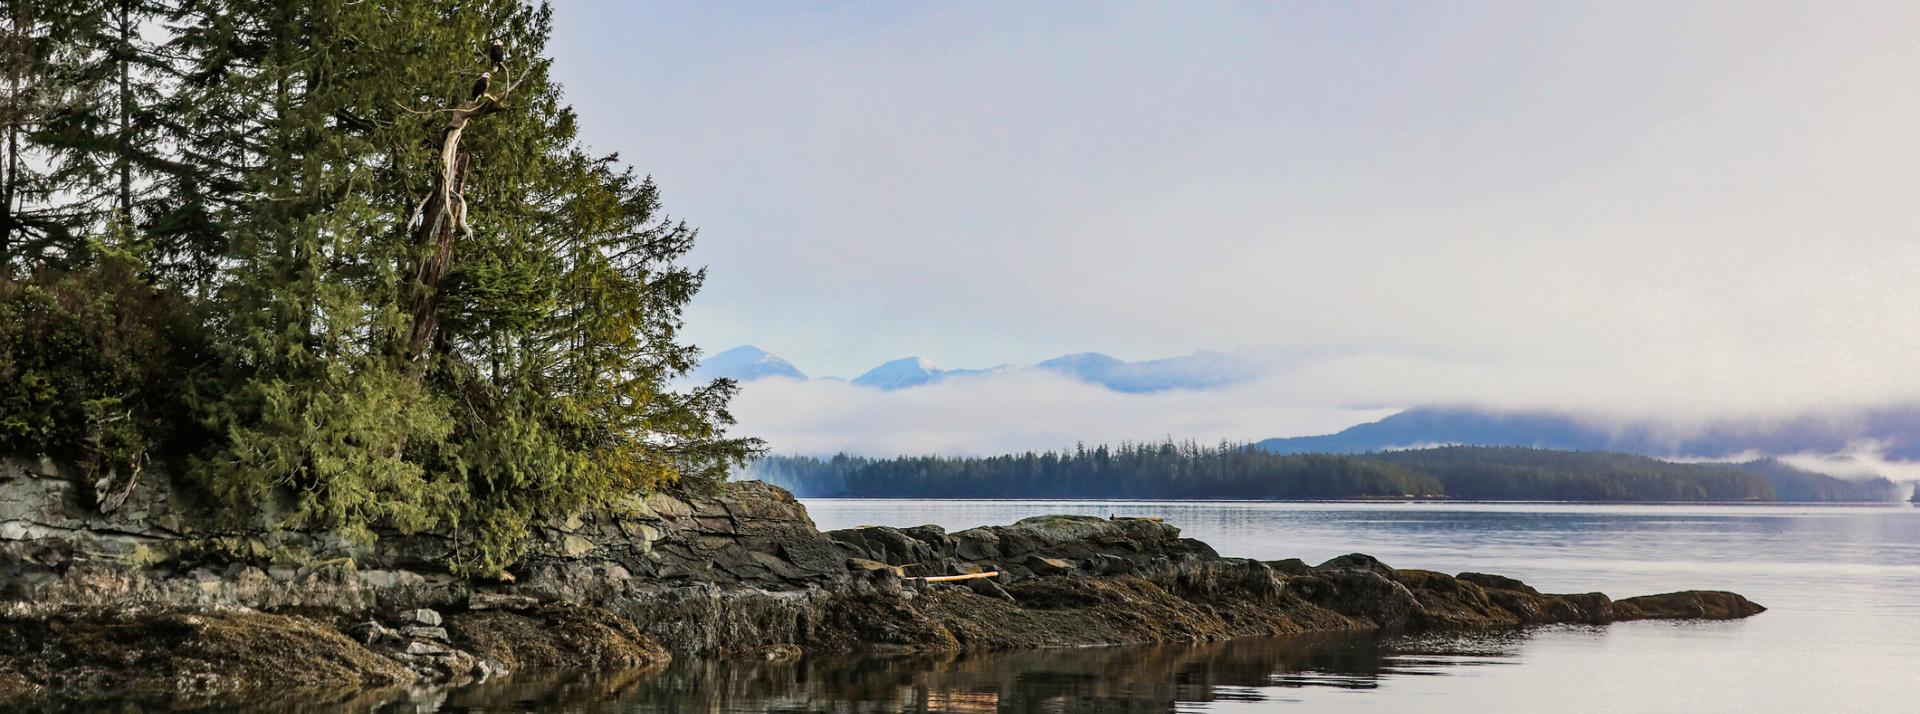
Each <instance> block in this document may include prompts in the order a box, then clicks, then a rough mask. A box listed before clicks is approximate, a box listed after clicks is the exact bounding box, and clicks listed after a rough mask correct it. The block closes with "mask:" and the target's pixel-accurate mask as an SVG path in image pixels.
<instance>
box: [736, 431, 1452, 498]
mask: <svg viewBox="0 0 1920 714" xmlns="http://www.w3.org/2000/svg"><path fill="white" fill-rule="evenodd" d="M746 476H747V477H748V478H757V479H761V480H764V481H767V482H769V483H774V484H778V485H781V486H785V487H787V488H789V489H792V490H793V491H794V493H795V494H797V495H801V496H812V497H831V496H853V497H862V498H1143V499H1144V498H1158V499H1270V500H1287V499H1306V500H1312V499H1336V498H1400V497H1406V496H1437V495H1439V494H1440V493H1441V490H1440V484H1439V483H1438V482H1437V481H1435V480H1433V479H1432V478H1431V477H1428V476H1425V475H1422V474H1418V473H1415V472H1413V471H1411V470H1408V469H1406V468H1402V467H1399V466H1395V465H1392V464H1382V463H1377V462H1372V461H1366V460H1361V459H1354V458H1348V457H1342V456H1330V455H1325V454H1305V455H1281V454H1273V453H1269V452H1266V451H1261V450H1259V449H1256V448H1253V447H1252V446H1249V445H1243V444H1221V445H1219V446H1215V447H1203V446H1198V445H1196V444H1193V443H1191V442H1189V443H1184V444H1175V443H1173V442H1166V443H1161V444H1122V445H1121V446H1120V447H1119V448H1117V449H1116V448H1108V447H1106V446H1098V447H1094V448H1092V449H1087V448H1084V447H1081V448H1077V449H1075V450H1074V451H1072V452H1067V453H1061V452H1053V451H1048V452H1044V453H1034V452H1028V453H1025V454H1015V455H1011V456H993V457H985V458H944V457H938V456H920V457H901V458H894V459H868V458H863V457H856V456H846V455H844V454H843V455H840V456H835V457H833V458H831V459H815V458H810V457H768V458H764V459H761V460H759V461H756V462H754V464H753V465H752V466H751V467H750V468H749V469H748V470H747V472H746Z"/></svg>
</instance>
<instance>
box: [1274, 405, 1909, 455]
mask: <svg viewBox="0 0 1920 714" xmlns="http://www.w3.org/2000/svg"><path fill="white" fill-rule="evenodd" d="M1868 441H1870V442H1874V443H1876V444H1879V445H1880V446H1881V447H1882V448H1883V451H1882V454H1883V455H1884V456H1886V457H1888V458H1892V459H1899V460H1916V459H1920V407H1912V406H1909V407H1882V408H1873V409H1861V410H1856V411H1852V412H1847V413H1845V414H1834V415H1805V416H1797V417H1790V418H1780V419H1754V420H1731V419H1730V420H1721V421H1715V422H1709V423H1706V424H1703V425H1698V426H1690V427H1686V428H1677V427H1674V426H1671V425H1668V424H1663V423H1658V422H1655V421H1651V420H1620V421H1602V420H1596V419H1586V418H1582V417H1578V416H1574V415H1571V414H1567V413H1560V412H1551V411H1544V410H1536V411H1497V410H1489V409H1476V408H1465V407H1427V408H1417V409H1409V410H1407V411H1404V412H1400V413H1398V414H1394V415H1392V416H1389V417H1387V418H1384V419H1381V420H1379V421H1375V422H1369V423H1366V424H1359V425H1356V426H1352V427H1349V428H1347V429H1344V430H1342V431H1339V432H1337V433H1333V434H1323V435H1318V436H1295V437H1283V438H1277V439H1267V440H1264V441H1260V442H1258V443H1256V444H1255V445H1256V446H1258V447H1260V448H1263V449H1266V450H1269V451H1274V452H1279V453H1287V454H1298V453H1334V454H1352V453H1363V452H1368V451H1383V450H1389V449H1405V448H1413V447H1423V446H1435V445H1442V444H1457V445H1463V446H1526V447H1533V448H1537V449H1561V450H1574V451H1618V452H1624V453H1632V454H1643V455H1647V456H1654V457H1679V456H1684V457H1695V458H1735V457H1740V456H1742V455H1746V454H1765V455H1770V456H1787V455H1794V454H1839V453H1844V452H1846V451H1847V450H1848V449H1850V448H1852V447H1853V446H1855V445H1856V444H1859V443H1861V442H1868Z"/></svg>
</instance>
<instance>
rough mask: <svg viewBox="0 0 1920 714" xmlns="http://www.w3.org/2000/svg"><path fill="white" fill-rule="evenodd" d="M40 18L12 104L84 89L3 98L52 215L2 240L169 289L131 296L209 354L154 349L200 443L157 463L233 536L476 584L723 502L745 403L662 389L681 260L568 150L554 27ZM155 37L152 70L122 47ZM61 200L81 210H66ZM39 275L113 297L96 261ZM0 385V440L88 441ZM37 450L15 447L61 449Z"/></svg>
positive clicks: (528, 20)
mask: <svg viewBox="0 0 1920 714" xmlns="http://www.w3.org/2000/svg"><path fill="white" fill-rule="evenodd" d="M26 2H27V5H23V7H27V6H31V7H32V8H33V9H34V10H35V12H38V13H39V14H34V13H27V12H16V13H15V17H16V18H25V19H24V20H23V21H20V22H16V23H15V25H16V27H17V28H18V31H17V32H13V33H11V34H9V36H8V38H7V44H6V48H7V51H8V52H10V53H12V52H18V53H20V54H21V55H22V56H25V57H29V58H31V59H32V60H33V61H32V62H30V63H27V64H25V65H16V64H12V63H10V64H9V66H8V75H9V76H8V77H4V78H0V80H5V81H7V82H9V83H10V84H9V86H14V84H19V85H20V86H26V87H28V88H29V89H32V88H35V87H51V86H54V85H53V84H52V83H50V82H49V81H47V80H45V79H44V78H45V77H49V76H53V75H55V74H60V73H63V72H65V73H67V75H69V76H71V77H73V78H74V81H72V82H71V83H69V84H66V85H61V86H64V87H67V88H68V89H64V90H62V92H64V93H61V94H60V100H59V101H52V100H49V99H48V97H49V96H52V94H53V93H51V92H50V90H44V91H43V90H41V89H34V90H33V91H27V90H21V91H11V92H10V93H9V94H8V95H7V99H8V101H9V102H11V103H8V104H6V107H7V109H6V111H7V112H8V116H20V117H27V118H28V119H26V120H22V121H19V122H14V123H10V124H9V127H13V126H16V125H18V126H20V127H25V129H23V130H22V131H19V132H12V133H10V137H17V138H19V139H21V140H23V141H24V142H26V145H27V147H28V149H30V150H33V151H38V152H40V153H39V154H38V155H37V157H36V158H37V161H36V162H22V163H23V164H30V165H32V166H37V167H44V168H45V169H46V170H45V171H43V172H42V173H37V174H30V175H27V177H26V178H25V179H22V180H21V181H18V182H14V181H11V180H10V182H9V183H8V184H6V186H7V187H14V186H19V187H21V191H23V193H22V194H21V195H27V194H32V195H31V196H30V197H29V198H28V199H27V200H12V199H10V200H9V203H8V205H9V206H33V207H34V209H35V212H33V213H25V212H21V211H14V212H11V213H9V214H7V216H9V218H8V220H10V221H12V223H10V224H8V225H10V226H13V227H14V228H15V229H16V231H17V232H24V233H23V234H26V235H32V236H37V237H45V238H51V237H55V236H57V237H58V240H52V241H47V240H42V241H41V242H43V243H49V244H51V243H59V244H61V245H63V246H74V245H78V246H83V247H84V246H85V245H88V244H89V243H88V242H87V241H89V240H91V241H93V242H94V243H96V244H99V240H98V239H99V238H100V237H104V236H107V235H109V234H111V235H118V236H121V237H122V238H121V239H115V240H113V241H110V242H111V243H112V244H113V245H125V246H130V248H129V249H130V250H134V251H135V253H137V255H133V256H132V257H130V258H129V259H128V261H123V263H122V264H125V265H137V266H141V267H140V270H139V271H138V274H139V275H146V276H149V277H148V278H147V279H148V280H153V281H160V282H157V283H155V284H154V285H153V286H152V287H149V288H143V289H142V290H144V292H142V291H141V290H132V291H131V293H130V294H132V295H134V296H135V297H138V298H144V299H146V301H147V302H150V303H155V304H164V305H167V306H170V307H169V308H168V310H169V311H170V312H169V313H168V314H170V315H174V316H177V317H180V316H183V317H185V318H186V319H188V320H189V321H190V322H191V324H192V325H193V326H194V329H192V330H187V331H186V332H187V333H188V334H191V335H195V336H198V335H204V338H205V339H204V343H205V344H204V345H201V343H200V342H199V341H198V339H199V338H198V337H195V341H193V342H192V343H191V345H190V347H191V348H190V349H189V348H182V349H178V350H171V349H169V350H161V353H163V354H166V355H171V356H172V357H170V359H179V360H192V361H191V362H187V363H183V364H185V365H186V366H188V367H190V372H191V375H190V378H185V377H183V378H180V379H177V380H173V381H172V382H171V385H172V391H171V392H170V393H169V394H168V396H170V397H171V398H172V402H171V404H172V405H180V408H189V407H190V408H191V411H192V413H193V414H195V415H197V417H196V419H195V420H194V421H193V423H196V424H198V425H200V426H202V427H204V428H205V432H204V433H198V432H196V433H195V434H194V435H193V436H191V437H188V436H180V435H177V434H172V433H170V434H169V435H168V436H167V437H166V438H168V439H174V440H175V441H174V442H173V443H171V444H169V448H168V449H167V450H166V451H168V453H183V454H187V455H188V457H186V458H183V459H181V463H180V464H178V466H179V468H180V469H181V471H183V472H184V473H185V474H186V475H187V477H188V480H189V481H190V482H192V483H197V484H200V485H201V486H203V487H205V488H206V489H207V490H208V491H210V492H211V493H213V494H214V495H216V496H217V497H219V498H220V499H221V500H222V502H224V503H226V504H228V505H229V506H231V507H232V508H234V509H236V511H238V512H264V513H266V514H268V515H270V516H272V517H274V518H276V519H280V520H284V521H288V522H299V523H309V524H316V525H323V526H330V527H338V528H341V529H343V530H344V531H346V532H348V533H353V534H358V535H361V536H368V537H370V536H372V535H373V534H375V533H376V532H378V531H381V530H385V529H396V530H400V531H413V530H418V529H424V528H441V529H445V530H446V531H447V532H449V533H451V534H454V535H455V537H456V540H457V543H458V556H457V558H456V562H454V563H452V564H451V565H453V566H454V567H456V568H458V569H461V570H463V571H469V572H490V571H494V570H497V569H498V568H500V567H502V566H503V565H505V564H506V563H508V562H510V561H511V560H512V559H513V558H514V557H516V556H517V555H518V553H519V548H520V544H521V542H522V541H523V540H524V537H525V534H526V532H527V528H528V526H529V525H530V524H532V523H534V522H538V521H541V520H545V519H553V518H562V517H565V516H567V515H571V514H573V513H576V512H578V511H580V510H581V509H585V508H594V507H610V506H613V505H614V504H615V503H616V502H617V501H618V500H619V499H621V498H623V497H626V496H628V495H631V494H636V493H640V492H644V491H646V490H648V489H654V488H660V487H663V486H665V485H667V484H670V483H674V482H679V481H684V482H687V483H689V484H697V483H710V482H714V481H717V480H719V479H722V478H724V477H725V474H726V472H727V470H728V469H729V468H730V467H731V466H732V465H733V464H735V463H738V462H739V461H740V460H741V459H743V458H745V457H746V456H748V455H750V454H752V453H755V452H756V451H757V450H758V448H759V446H758V442H756V441H753V440H749V439H739V438H731V437H728V436H727V435H726V433H725V428H726V426H727V425H728V424H730V423H731V418H730V417H729V415H728V414H727V412H726V404H727V401H728V399H729V398H730V397H731V396H732V394H733V386H732V384H731V383H730V382H726V381H724V380H722V381H719V382H716V383H714V384H711V385H706V386H703V387H699V388H696V389H693V390H691V391H688V392H675V391H673V390H671V389H669V388H668V386H667V385H668V384H669V383H670V382H671V381H672V380H674V379H676V378H677V377H679V376H681V375H683V374H685V373H686V372H687V371H688V370H689V369H690V368H691V367H692V366H693V363H694V360H695V356H696V352H695V351H694V349H693V348H692V347H691V346H688V345H685V344H682V343H681V342H680V338H679V330H680V328H681V310H682V308H683V306H684V305H685V304H686V302H687V301H688V300H689V299H690V298H691V296H692V295H693V293H694V292H695V291H697V290H698V289H699V287H700V283H701V281H702V278H703V274H702V273H701V272H700V271H697V270H693V269H689V268H687V267H685V266H682V265H680V264H679V261H680V259H681V258H682V257H683V256H684V255H685V253H686V252H687V250H688V249H689V248H690V247H691V245H692V241H693V239H694V237H695V232H694V231H693V230H692V229H691V228H689V227H688V226H686V225H685V224H682V223H679V222H675V221H672V220H670V219H668V218H667V217H666V216H665V215H664V214H663V213H662V212H661V199H660V195H659V191H658V189H657V188H656V187H655V186H654V185H653V184H652V182H651V181H649V180H647V179H645V178H642V177H640V176H637V175H635V174H633V173H632V172H631V171H629V170H628V169H625V168H624V167H622V166H621V165H620V164H619V163H618V161H617V160H616V159H615V158H614V157H598V156H592V155H589V154H587V153H586V152H585V151H584V150H583V149H582V147H581V145H580V142H579V140H578V137H577V135H576V119H575V117H574V116H573V114H572V112H571V110H570V109H569V108H568V107H567V106H566V105H565V103H564V101H563V100H562V98H561V96H560V93H559V89H558V87H557V86H555V85H554V84H553V83H552V82H551V80H550V78H549V75H548V60H546V59H544V58H543V57H542V56H541V52H542V49H543V47H544V44H545V41H546V38H547V35H548V33H549V30H550V11H549V9H548V8H547V7H545V6H544V5H542V6H538V7H529V6H527V5H524V4H522V3H519V2H515V1H513V0H475V1H472V2H460V3H453V2H418V3H369V2H362V1H360V0H309V1H306V2H301V3H287V2H278V1H274V0H171V1H163V0H69V1H67V2H61V1H60V0H26ZM47 8H54V9H58V10H60V12H59V13H55V12H52V11H51V10H46V9H47ZM61 13H64V14H61ZM83 16H85V17H90V18H91V19H92V20H93V22H92V23H91V24H89V23H85V22H82V21H81V18H82V17H83ZM43 18H53V19H43ZM156 24H157V25H159V26H164V27H165V28H166V30H165V32H164V33H163V34H164V37H159V38H157V39H155V40H153V41H151V42H149V41H148V40H146V39H145V38H143V37H141V36H140V32H138V31H135V30H134V28H147V29H151V28H152V27H154V26H156ZM16 40H17V41H16ZM495 42H499V43H500V46H501V47H503V48H507V49H508V54H509V56H508V57H504V58H496V57H493V56H490V55H491V54H492V52H491V51H490V46H491V45H492V44H493V43H495ZM80 67H85V71H77V70H76V71H72V72H69V71H68V70H69V69H71V68H80ZM482 73H486V74H485V75H484V76H485V77H486V79H487V80H488V81H487V82H486V83H485V86H480V85H481V83H480V82H477V81H476V80H478V79H479V78H481V77H482V76H483V75H482ZM476 88H478V89H477V90H476ZM23 151H25V150H23ZM17 155H21V154H20V153H19V152H16V153H10V154H9V158H13V157H15V156H17ZM10 175H11V174H10ZM55 179H57V180H59V181H61V182H63V183H64V184H65V185H67V186H69V187H71V188H72V190H71V191H70V192H69V193H70V194H71V195H70V196H61V198H63V199H66V198H70V199H71V202H70V205H62V206H59V207H55V206H54V205H53V204H52V203H51V199H52V198H53V197H54V194H55V193H57V192H54V191H51V190H49V189H48V188H46V187H47V186H49V185H50V184H49V183H48V181H50V180H55ZM9 190H11V188H9ZM9 195H12V194H9ZM22 216H29V217H31V219H32V221H28V220H26V219H25V218H22ZM115 217H118V218H121V219H124V220H103V218H104V219H110V218H115ZM35 226H45V227H44V228H36V227H35ZM34 231H39V232H38V233H35V232H34ZM8 245H9V246H11V245H16V243H9V244H8ZM103 245H104V244H103ZM42 254H44V255H55V254H57V255H59V256H63V257H64V256H73V257H74V258H75V259H76V261H77V262H70V264H69V265H65V266H63V267H62V270H78V271H88V270H95V269H96V268H95V267H90V265H89V264H88V263H87V261H88V260H90V258H88V257H87V256H88V254H87V253H86V251H85V250H74V249H67V248H62V249H60V250H51V251H49V250H42V251H40V252H39V253H36V255H42ZM9 255H12V253H9ZM36 260H39V259H38V258H36ZM45 262H46V261H44V260H41V261H40V263H45ZM96 263H97V262H96ZM122 272H124V271H122ZM76 275H77V273H76ZM48 279H49V280H53V283H49V284H50V285H51V284H63V285H64V284H66V283H63V282H61V281H62V280H65V279H64V278H59V277H58V276H49V277H48ZM136 282H137V280H136ZM163 283H164V285H162V284H163ZM165 286H172V287H165ZM0 295H3V296H9V300H11V301H12V302H10V303H9V307H12V306H14V305H21V306H26V305H28V304H29V303H28V302H27V297H26V296H28V295H29V292H28V291H26V290H24V289H20V290H13V291H11V292H0ZM12 296H20V297H17V298H15V297H12ZM34 304H38V303H34ZM23 309H24V308H23ZM117 309H119V308H117V307H111V306H110V307H109V308H108V309H107V313H112V312H113V311H114V310H117ZM16 312H18V313H19V314H22V315H25V314H27V313H26V312H22V311H16ZM101 317H102V316H101V315H99V314H95V313H85V314H78V313H76V314H73V315H67V316H65V317H63V318H62V319H70V320H89V319H99V318H101ZM8 320H9V322H8V323H7V324H0V350H4V351H0V376H5V375H7V374H8V373H9V370H12V371H13V372H14V373H21V374H24V373H25V372H24V371H23V370H27V369H31V370H32V371H33V373H34V374H39V373H40V372H43V371H46V370H56V371H57V370H58V369H59V368H60V367H59V365H51V364H42V363H39V362H35V361H33V360H29V359H25V358H24V357H22V356H21V355H20V354H19V350H21V349H25V348H24V347H22V346H23V345H28V344H30V339H29V338H30V337H31V336H32V334H40V333H31V331H30V330H28V329H27V328H28V327H29V326H30V325H29V323H30V321H29V320H26V319H25V318H22V319H19V320H15V319H14V318H13V317H11V316H9V317H8ZM32 324H40V323H32ZM80 327H85V326H84V325H80V326H76V328H80ZM34 329H40V328H34ZM42 332H45V330H42ZM76 333H77V334H82V335H93V334H105V333H102V332H101V331H99V330H89V329H76ZM143 334H144V333H143ZM10 338H11V339H10ZM188 355H191V356H188ZM52 381H53V382H57V383H60V384H67V383H70V382H71V383H79V382H80V381H84V380H58V379H56V380H52ZM12 388H13V385H6V386H4V387H0V409H4V410H5V411H0V426H4V425H5V424H7V423H10V422H9V420H10V419H13V418H14V417H15V416H19V417H20V418H19V419H18V421H19V422H20V423H23V424H24V423H27V422H28V421H32V420H31V419H29V418H28V417H33V418H34V419H38V421H32V423H34V424H36V425H39V426H41V427H46V428H45V429H42V431H47V430H51V432H59V433H62V434H68V435H72V434H82V435H84V433H85V430H84V428H83V427H84V425H77V424H76V423H75V422H76V421H77V417H74V416H72V415H67V414H64V413H54V412H49V411H47V410H46V409H41V410H40V411H38V412H33V411H32V410H30V409H28V407H27V406H22V407H20V408H19V409H17V410H16V409H14V407H12V406H9V405H11V404H13V403H14V402H18V403H19V404H21V405H41V406H45V405H46V404H49V403H54V402H58V401H59V400H60V399H61V398H63V396H64V395H63V394H62V393H61V392H60V390H58V389H56V390H53V391H51V392H49V391H47V390H40V391H39V392H35V395H37V396H34V395H26V396H32V397H33V398H32V399H27V398H26V397H25V396H22V397H21V398H20V399H13V396H18V395H10V394H9V392H8V389H12ZM15 391H18V392H20V393H21V394H23V395H24V394H25V388H24V387H22V388H20V389H17V390H15ZM10 400H11V401H10ZM162 401H163V402H164V401H166V400H162ZM173 408H174V407H173V406H168V407H167V408H166V410H170V409H173ZM166 410H161V411H166ZM56 411H57V410H56ZM16 412H17V414H16ZM49 414H51V416H48V415H49ZM42 417H44V418H42ZM51 432H48V433H51ZM20 434H22V436H20V438H19V439H16V440H13V441H9V442H5V443H6V444H7V445H8V446H9V448H12V449H20V448H31V447H30V446H27V445H29V444H34V443H41V444H47V443H52V442H53V441H58V440H50V439H49V438H48V437H45V436H44V435H43V436H40V437H35V436H32V435H30V434H27V433H26V432H25V431H21V432H20ZM189 439H196V440H197V441H195V442H194V443H186V442H187V440H189ZM66 441H67V442H72V441H74V439H72V438H68V439H66ZM83 441H84V440H83ZM63 443H64V442H63Z"/></svg>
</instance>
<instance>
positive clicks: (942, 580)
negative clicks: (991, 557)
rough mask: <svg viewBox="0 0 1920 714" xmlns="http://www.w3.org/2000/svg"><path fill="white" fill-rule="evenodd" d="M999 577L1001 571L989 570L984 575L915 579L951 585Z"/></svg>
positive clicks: (937, 576) (936, 576) (938, 576)
mask: <svg viewBox="0 0 1920 714" xmlns="http://www.w3.org/2000/svg"><path fill="white" fill-rule="evenodd" d="M999 576H1000V571H998V570H989V571H987V572H984V573H967V574H966V575H934V576H931V577H925V578H915V580H924V581H926V582H929V583H951V582H953V581H955V580H978V579H980V578H995V577H999Z"/></svg>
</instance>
